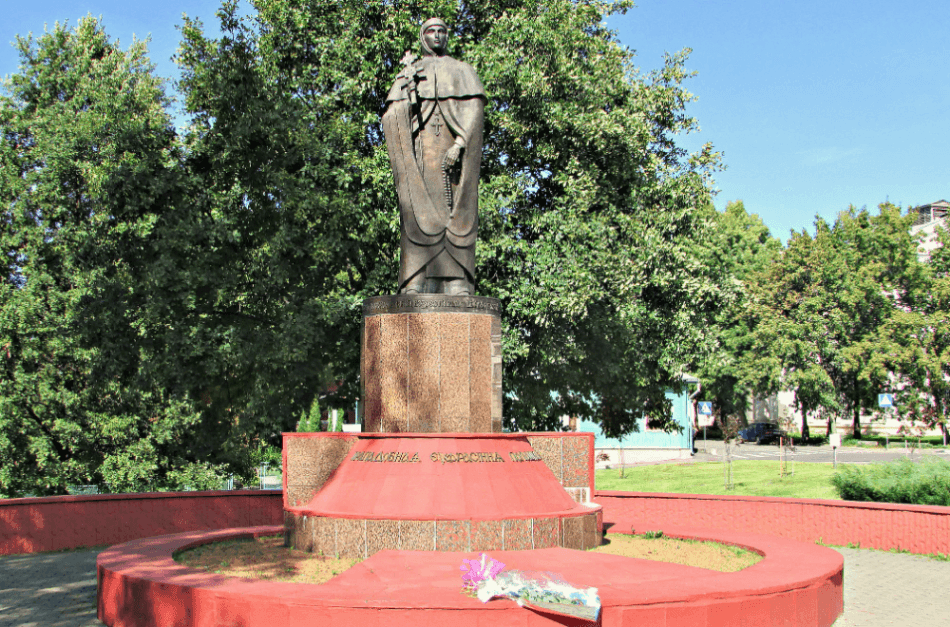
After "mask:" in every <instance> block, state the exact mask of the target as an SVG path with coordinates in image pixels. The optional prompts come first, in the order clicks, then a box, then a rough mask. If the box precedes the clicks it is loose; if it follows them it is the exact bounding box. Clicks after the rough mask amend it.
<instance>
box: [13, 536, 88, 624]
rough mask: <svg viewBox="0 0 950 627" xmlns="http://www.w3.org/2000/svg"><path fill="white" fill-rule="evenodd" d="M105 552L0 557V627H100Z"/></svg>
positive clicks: (71, 552)
mask: <svg viewBox="0 0 950 627" xmlns="http://www.w3.org/2000/svg"><path fill="white" fill-rule="evenodd" d="M101 550H102V547H100V548H97V549H92V550H85V551H70V552H66V553H39V554H36V555H13V556H7V557H0V627H21V626H22V627H101V626H102V623H100V622H99V621H98V620H97V619H96V556H97V555H98V554H99V551H101Z"/></svg>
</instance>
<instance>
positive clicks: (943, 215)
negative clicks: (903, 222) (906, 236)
mask: <svg viewBox="0 0 950 627" xmlns="http://www.w3.org/2000/svg"><path fill="white" fill-rule="evenodd" d="M948 209H950V203H948V202H947V201H946V200H938V201H937V202H932V203H929V204H926V205H920V206H919V207H914V208H913V209H911V210H910V212H911V213H914V212H916V213H917V218H916V219H915V220H914V224H913V225H912V226H911V227H910V234H911V235H918V234H920V235H921V238H920V246H919V248H918V249H917V258H918V259H919V260H920V261H930V253H931V251H933V250H934V249H935V248H937V247H938V246H940V242H938V241H937V227H938V226H942V227H943V228H947V224H946V223H947V210H948Z"/></svg>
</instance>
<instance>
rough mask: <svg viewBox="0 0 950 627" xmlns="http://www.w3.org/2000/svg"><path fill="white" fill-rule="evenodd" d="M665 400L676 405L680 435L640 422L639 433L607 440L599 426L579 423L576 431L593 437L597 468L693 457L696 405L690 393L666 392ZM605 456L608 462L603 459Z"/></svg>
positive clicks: (586, 421)
mask: <svg viewBox="0 0 950 627" xmlns="http://www.w3.org/2000/svg"><path fill="white" fill-rule="evenodd" d="M683 380H684V382H686V383H698V382H699V381H698V380H697V379H694V378H693V377H689V376H687V377H683ZM666 398H668V399H670V403H672V405H673V421H674V422H676V424H678V425H680V426H681V427H682V428H683V430H682V432H681V433H677V432H675V431H673V432H670V433H667V432H665V431H661V430H659V429H650V428H649V426H648V425H647V424H645V423H646V421H641V422H640V431H639V432H637V433H628V434H627V435H625V436H623V438H622V439H616V438H607V437H604V434H603V433H602V432H601V430H600V426H599V425H598V424H597V423H595V422H591V421H589V420H578V421H577V431H587V432H588V433H593V434H594V455H595V460H596V461H595V466H596V467H597V468H604V467H606V466H616V465H617V464H621V463H623V464H636V463H643V462H655V461H665V460H673V459H690V458H691V457H692V455H693V403H692V401H691V400H690V398H689V392H688V391H687V390H683V391H682V392H681V393H675V392H673V391H672V390H668V391H667V392H666ZM604 455H606V456H607V459H604Z"/></svg>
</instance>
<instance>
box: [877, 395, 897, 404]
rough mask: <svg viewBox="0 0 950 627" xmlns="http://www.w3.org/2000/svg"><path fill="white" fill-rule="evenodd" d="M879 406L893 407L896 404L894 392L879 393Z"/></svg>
mask: <svg viewBox="0 0 950 627" xmlns="http://www.w3.org/2000/svg"><path fill="white" fill-rule="evenodd" d="M877 406H878V407H893V406H894V395H893V394H878V395H877Z"/></svg>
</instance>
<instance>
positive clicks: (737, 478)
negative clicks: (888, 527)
mask: <svg viewBox="0 0 950 627" xmlns="http://www.w3.org/2000/svg"><path fill="white" fill-rule="evenodd" d="M779 465H780V462H777V461H735V462H732V480H733V482H734V483H735V489H733V490H726V489H725V487H724V482H723V478H724V477H723V464H722V463H721V462H703V463H695V464H656V465H650V466H636V467H634V468H625V469H624V478H623V479H621V478H620V471H619V470H613V469H611V470H597V471H595V473H594V484H595V487H596V489H598V490H624V491H627V492H675V493H679V494H740V495H746V496H787V497H793V498H800V499H836V500H838V499H839V497H838V493H837V492H835V489H834V487H833V486H832V485H831V476H832V475H833V474H834V470H833V469H832V467H831V464H815V463H807V464H806V463H803V462H798V463H795V464H794V465H792V464H789V469H790V470H794V474H792V475H789V476H786V477H780V476H779Z"/></svg>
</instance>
